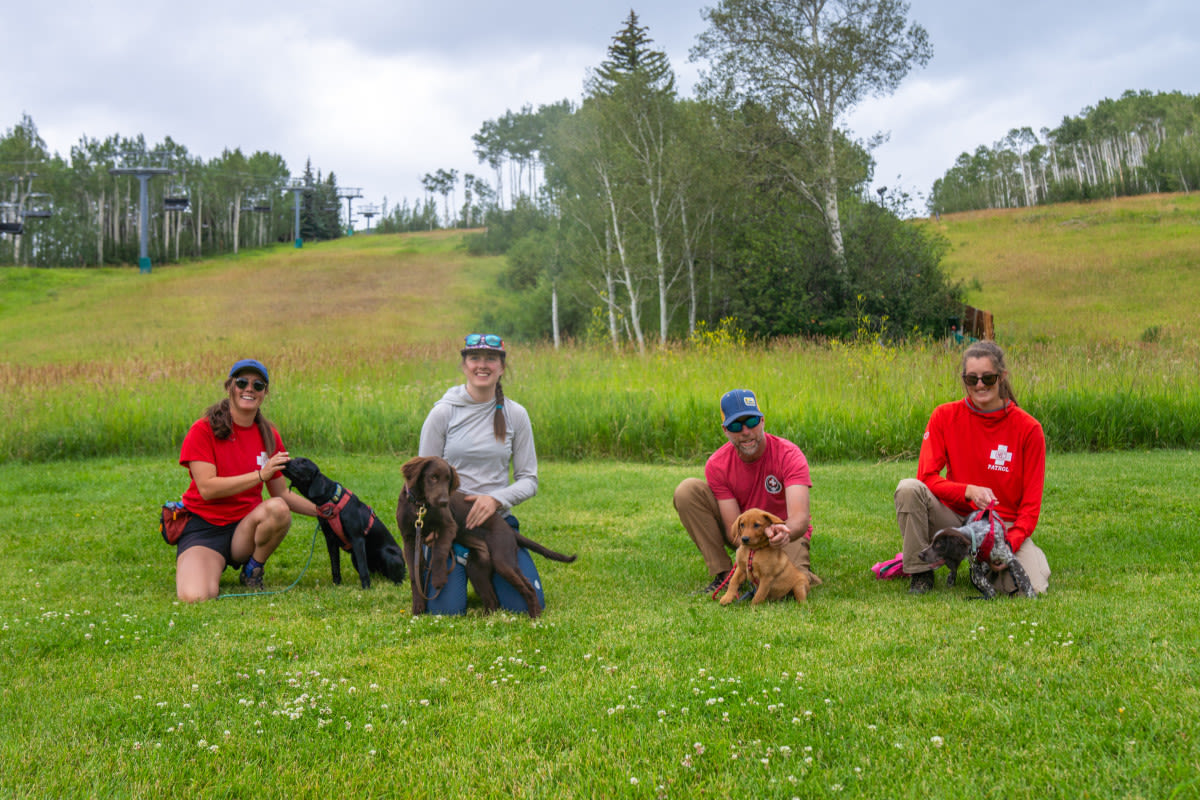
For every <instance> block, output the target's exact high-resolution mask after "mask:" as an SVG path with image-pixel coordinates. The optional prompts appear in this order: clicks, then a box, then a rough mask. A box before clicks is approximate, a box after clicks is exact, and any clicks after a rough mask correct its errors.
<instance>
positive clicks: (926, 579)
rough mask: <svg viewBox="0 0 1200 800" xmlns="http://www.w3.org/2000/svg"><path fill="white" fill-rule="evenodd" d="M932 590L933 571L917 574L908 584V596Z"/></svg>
mask: <svg viewBox="0 0 1200 800" xmlns="http://www.w3.org/2000/svg"><path fill="white" fill-rule="evenodd" d="M932 588H933V571H932V570H930V571H928V572H918V573H917V574H916V575H913V576H912V581H910V582H909V584H908V593H909V594H925V593H926V592H928V591H929V590H930V589H932Z"/></svg>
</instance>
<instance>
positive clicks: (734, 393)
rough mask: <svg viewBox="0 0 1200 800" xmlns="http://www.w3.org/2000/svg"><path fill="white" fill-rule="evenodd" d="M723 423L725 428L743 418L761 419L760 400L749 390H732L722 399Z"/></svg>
mask: <svg viewBox="0 0 1200 800" xmlns="http://www.w3.org/2000/svg"><path fill="white" fill-rule="evenodd" d="M721 415H722V416H724V417H725V419H723V420H722V421H721V427H722V428H724V427H726V426H727V425H729V423H731V422H737V421H738V420H739V419H742V418H743V417H761V416H762V415H763V413H762V409H760V408H759V407H758V398H756V397H755V396H754V392H752V391H750V390H749V389H732V390H730V391H728V392H726V393H725V394H724V395H723V396H722V397H721Z"/></svg>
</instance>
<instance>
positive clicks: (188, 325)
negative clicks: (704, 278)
mask: <svg viewBox="0 0 1200 800" xmlns="http://www.w3.org/2000/svg"><path fill="white" fill-rule="evenodd" d="M1128 203H1129V205H1122V204H1121V203H1113V204H1095V205H1091V206H1064V207H1061V208H1060V207H1054V208H1053V209H1041V210H1038V209H1034V210H1029V211H1027V212H1024V213H1025V214H1026V216H1016V217H1014V215H1013V214H1012V213H1006V214H1003V215H982V214H969V215H954V216H949V217H946V218H944V219H943V221H942V222H941V223H940V224H941V225H943V226H944V227H945V228H946V229H947V231H948V234H947V235H949V236H950V238H951V240H952V242H953V243H954V244H955V252H954V255H953V256H952V258H957V259H959V261H958V262H957V267H956V269H958V270H960V273H961V271H962V270H971V271H975V270H983V269H990V272H989V273H988V277H987V278H986V280H985V281H984V283H983V285H984V287H985V288H984V289H983V290H982V291H983V292H984V293H985V294H983V298H984V299H983V301H977V302H979V304H980V305H985V306H990V309H991V310H992V311H993V312H994V313H996V314H997V315H998V319H999V322H998V330H999V337H1000V339H1001V343H1002V344H1003V345H1004V346H1005V347H1006V348H1007V350H1008V352H1009V356H1010V366H1011V368H1012V372H1013V381H1014V384H1015V386H1016V390H1017V392H1018V396H1019V398H1020V402H1021V404H1022V405H1023V406H1024V407H1025V408H1026V409H1028V410H1029V411H1030V412H1031V413H1033V414H1034V416H1036V417H1037V418H1038V419H1040V420H1041V421H1042V424H1043V425H1044V427H1045V429H1046V433H1047V436H1048V439H1049V444H1050V447H1051V449H1052V450H1058V451H1081V450H1108V449H1122V448H1156V447H1187V446H1192V445H1194V444H1195V443H1196V442H1198V441H1200V382H1198V381H1197V380H1196V378H1195V365H1196V364H1197V363H1200V358H1198V356H1200V345H1198V344H1197V337H1194V336H1189V335H1185V334H1186V333H1187V332H1188V331H1191V332H1195V333H1200V326H1198V325H1197V315H1196V314H1195V312H1194V310H1193V309H1191V307H1190V305H1188V304H1190V302H1191V300H1190V298H1191V297H1193V296H1196V294H1197V293H1198V292H1200V275H1196V274H1195V271H1194V270H1192V271H1190V272H1189V271H1184V272H1178V273H1176V274H1175V278H1174V280H1175V282H1176V284H1178V288H1179V291H1169V289H1168V288H1166V287H1164V286H1163V285H1161V283H1160V282H1158V280H1157V278H1155V279H1151V278H1150V277H1147V279H1146V280H1145V281H1143V282H1142V283H1138V282H1137V281H1136V280H1134V281H1132V282H1130V281H1119V282H1118V281H1115V280H1114V279H1112V277H1111V272H1103V274H1104V275H1107V276H1109V277H1106V278H1103V279H1102V280H1101V281H1096V280H1093V279H1091V278H1087V276H1089V275H1090V274H1091V271H1093V268H1092V267H1091V266H1089V265H1090V264H1092V263H1093V261H1094V260H1096V259H1099V261H1097V263H1108V262H1105V261H1104V260H1103V259H1102V258H1100V256H1098V255H1097V254H1096V251H1097V248H1098V247H1099V248H1100V249H1103V248H1104V247H1107V246H1108V245H1097V244H1096V243H1095V242H1094V241H1093V239H1097V240H1100V241H1103V242H1110V243H1111V241H1112V239H1113V237H1114V236H1116V238H1120V239H1122V244H1121V249H1120V253H1121V257H1120V262H1121V264H1122V265H1124V264H1126V263H1129V264H1131V265H1132V266H1130V270H1132V271H1134V272H1136V273H1137V274H1138V275H1144V276H1155V275H1160V274H1161V269H1160V268H1161V265H1162V264H1163V263H1167V262H1169V261H1170V259H1172V258H1175V257H1176V255H1178V254H1179V253H1180V252H1184V253H1187V252H1191V251H1190V250H1188V248H1195V247H1200V237H1195V236H1191V237H1187V236H1182V237H1181V236H1179V235H1178V233H1179V231H1180V230H1183V229H1184V228H1186V227H1187V226H1188V225H1193V227H1194V224H1195V220H1196V218H1197V217H1198V216H1200V202H1197V201H1194V200H1193V199H1192V198H1188V197H1169V198H1157V199H1141V200H1137V199H1133V200H1130V201H1128ZM1147 203H1157V205H1151V206H1147V205H1146V204H1147ZM1080 216H1087V217H1088V220H1089V221H1088V225H1087V226H1085V227H1084V230H1086V231H1089V232H1090V236H1091V237H1092V238H1088V237H1087V236H1084V237H1083V238H1076V237H1075V233H1073V232H1074V231H1076V228H1077V227H1078V226H1074V225H1070V224H1067V223H1069V222H1070V221H1071V220H1073V219H1076V218H1077V217H1080ZM1092 217H1095V219H1092ZM1162 226H1166V228H1165V230H1166V231H1167V232H1166V233H1164V231H1163V230H1160V228H1162ZM1113 230H1115V231H1117V234H1113V232H1112V231H1113ZM1063 231H1068V232H1070V233H1063ZM1031 232H1032V233H1031ZM1064 237H1067V238H1064ZM1125 240H1131V241H1133V242H1135V243H1136V242H1140V243H1141V244H1140V245H1136V244H1135V245H1130V244H1128V243H1125ZM460 244H461V236H460V235H459V234H455V233H452V232H451V233H444V232H439V233H433V234H408V235H403V236H375V237H365V236H363V237H353V238H351V239H347V240H342V241H338V242H335V243H328V244H325V245H321V246H318V247H311V248H305V249H303V250H295V249H294V248H291V249H288V248H282V247H281V248H277V249H275V250H273V251H269V252H266V253H260V254H253V255H246V256H242V257H236V258H226V259H220V260H215V261H208V262H202V263H199V264H192V265H188V266H186V267H168V268H161V269H159V270H157V271H156V272H154V273H153V274H152V275H148V276H147V275H140V274H138V273H137V272H135V271H132V270H123V271H122V270H88V271H85V272H84V271H76V272H62V271H53V270H22V269H11V270H3V271H0V309H2V310H3V314H2V315H0V338H3V339H4V341H5V342H6V343H7V344H8V348H7V350H6V352H5V354H4V355H3V357H0V408H2V409H3V411H0V460H3V461H7V460H13V459H18V460H32V461H36V460H47V459H56V458H82V457H91V456H98V455H106V454H117V453H154V454H170V453H173V452H174V451H176V450H177V448H178V445H179V442H180V440H181V439H182V436H183V434H184V432H185V431H186V429H187V426H188V425H189V424H190V423H191V421H192V420H194V419H195V418H197V417H198V416H199V415H200V414H201V413H202V411H203V409H204V408H205V407H206V406H208V405H209V404H210V403H212V402H213V401H215V400H216V399H218V398H219V397H220V396H221V382H222V380H223V379H224V377H225V376H224V370H225V369H226V368H227V365H228V364H230V363H232V362H233V361H234V360H236V359H237V358H241V357H245V356H254V357H257V358H260V359H262V360H263V361H265V362H266V363H267V364H268V366H269V367H270V369H271V373H272V379H273V380H272V386H271V398H270V400H269V402H268V413H269V416H270V417H271V418H272V419H273V421H275V422H276V423H277V424H278V425H279V427H280V429H281V431H282V432H283V435H284V437H285V441H287V443H288V445H289V447H290V448H291V449H293V450H295V451H297V452H299V451H301V450H306V449H318V450H337V451H351V452H359V453H400V454H404V453H411V452H413V451H414V450H415V449H416V446H417V439H418V435H419V431H420V425H421V422H422V420H423V419H424V417H425V414H426V413H428V410H429V408H430V407H431V406H432V404H433V403H434V401H436V400H437V398H438V397H440V396H441V394H442V393H443V392H444V391H445V389H446V388H447V387H448V386H450V385H451V384H453V383H456V382H458V381H460V380H461V379H462V377H461V375H460V374H459V373H458V371H457V367H456V365H457V361H458V352H457V350H458V347H457V344H456V342H458V341H461V339H460V338H459V337H461V335H462V334H463V332H465V331H468V330H471V329H473V328H474V327H476V324H477V323H476V320H478V319H479V317H480V316H481V313H480V312H481V311H482V310H483V309H485V308H486V307H487V306H488V303H489V299H490V295H491V291H492V287H493V286H494V285H495V277H496V274H497V272H498V271H499V270H500V269H502V266H503V265H502V261H501V260H500V259H495V258H484V259H477V258H471V257H468V256H467V255H466V254H465V252H464V251H463V250H462V249H461V247H460ZM1001 245H1002V246H1001ZM1137 246H1141V247H1143V248H1145V250H1146V252H1145V253H1143V254H1142V258H1141V260H1140V261H1133V259H1134V255H1135V252H1134V250H1135V248H1136V247H1137ZM1063 247H1074V248H1077V249H1078V253H1077V255H1078V257H1077V258H1075V259H1073V260H1071V259H1056V258H1055V257H1053V254H1054V253H1057V252H1060V250H1061V248H1063ZM1154 247H1160V248H1161V250H1162V252H1161V253H1159V252H1158V251H1155V250H1154V249H1153V248H1154ZM1180 248H1182V250H1181V249H1180ZM1170 253H1174V254H1176V255H1171V256H1170V257H1168V255H1167V254H1170ZM1196 256H1197V259H1200V253H1197V254H1196ZM1015 261H1020V262H1021V263H1022V264H1025V266H1024V267H1022V271H1021V272H1020V273H1019V276H1020V279H1019V280H1016V281H1015V282H1014V281H1011V280H1010V277H1011V276H1010V273H1011V272H1012V264H1013V262H1015ZM993 262H994V263H993ZM1171 263H1173V262H1171ZM1105 269H1107V268H1105ZM1085 278H1087V280H1088V281H1089V282H1088V283H1087V285H1086V292H1083V290H1082V289H1080V290H1073V291H1076V293H1081V292H1083V294H1081V296H1086V297H1087V298H1091V299H1090V301H1089V302H1090V303H1091V304H1092V305H1093V306H1096V307H1099V306H1105V307H1107V306H1111V305H1113V304H1114V303H1117V302H1119V301H1120V300H1121V299H1127V300H1128V301H1129V302H1128V304H1127V308H1128V309H1131V310H1128V311H1126V312H1125V314H1124V316H1123V317H1122V319H1124V320H1126V323H1127V324H1126V326H1125V329H1123V330H1125V333H1126V334H1127V335H1124V336H1117V335H1114V334H1115V333H1116V330H1115V329H1114V326H1113V325H1111V324H1110V322H1109V317H1108V316H1106V315H1105V314H1101V313H1099V312H1093V311H1087V312H1085V313H1074V312H1071V311H1070V310H1064V309H1062V308H1061V307H1059V306H1058V305H1057V302H1058V301H1057V299H1056V296H1055V295H1054V293H1053V292H1052V291H1050V290H1049V289H1047V288H1046V286H1047V284H1054V283H1055V282H1062V283H1066V284H1071V283H1072V282H1075V281H1082V280H1084V279H1085ZM1103 281H1109V282H1111V283H1113V284H1114V285H1115V286H1116V288H1115V290H1113V289H1110V288H1109V287H1108V286H1107V285H1106V284H1105V283H1104V282H1103ZM996 284H999V285H1002V286H1005V287H1006V290H1005V292H1003V293H1002V294H999V295H996V294H988V293H990V292H992V291H993V289H992V287H993V285H996ZM1180 298H1184V299H1183V300H1181V299H1180ZM1039 302H1040V305H1039ZM1181 303H1182V304H1183V305H1182V306H1181ZM1155 304H1157V305H1159V306H1161V307H1162V308H1163V309H1166V310H1168V311H1169V315H1168V316H1170V319H1166V318H1164V317H1162V316H1161V315H1160V314H1159V313H1158V312H1157V311H1154V312H1152V313H1151V312H1146V311H1145V310H1144V309H1147V308H1151V307H1153V306H1155ZM1185 306H1186V312H1185V311H1183V310H1182V308H1183V307H1185ZM1066 317H1069V318H1070V328H1069V329H1070V331H1072V333H1070V334H1067V333H1063V334H1062V335H1055V336H1048V335H1045V334H1044V333H1039V332H1038V331H1049V330H1055V328H1054V327H1053V325H1052V324H1051V323H1052V322H1053V321H1054V320H1056V319H1058V318H1066ZM1155 321H1161V324H1150V323H1153V322H1155ZM1080 326H1084V327H1083V328H1080ZM1059 330H1063V331H1066V330H1068V328H1060V329H1059ZM1151 330H1153V335H1149V334H1148V331H1151ZM1014 331H1027V332H1029V334H1030V335H1017V334H1016V333H1014ZM509 347H510V354H511V355H510V359H509V372H508V375H507V376H506V379H505V387H506V390H507V392H508V394H509V396H510V397H512V398H513V399H515V400H517V401H519V402H521V403H523V404H525V405H526V406H527V407H528V408H529V409H530V411H531V412H532V414H533V419H534V424H535V436H536V438H537V443H538V450H539V453H540V454H542V455H543V456H544V457H548V458H588V457H605V458H607V457H613V458H620V459H627V460H640V461H647V460H654V461H664V460H666V461H670V460H680V461H694V460H696V459H699V458H702V457H703V456H704V455H705V454H707V453H708V452H710V451H711V450H712V449H713V448H714V447H715V446H716V445H717V444H719V443H720V442H721V441H722V439H721V435H720V431H719V428H718V426H717V424H716V422H717V417H716V404H717V398H719V397H720V395H721V394H722V393H723V392H724V391H726V390H727V389H729V388H732V387H735V386H742V387H747V388H751V389H754V390H755V391H756V392H757V393H758V394H759V396H760V399H761V400H762V402H763V405H764V408H765V409H766V412H767V424H768V429H769V430H771V431H772V432H774V433H777V434H780V435H783V436H786V437H788V438H791V439H793V440H795V441H796V442H798V443H800V445H801V446H802V447H803V448H804V449H805V451H806V452H807V453H808V455H809V456H810V457H813V458H818V459H824V460H828V459H845V458H851V459H886V458H896V457H903V456H905V455H911V454H913V453H915V451H916V449H917V447H918V444H919V441H920V435H921V431H922V428H923V426H924V423H925V421H926V419H927V418H928V415H929V413H930V411H931V410H932V408H933V406H934V405H936V404H937V403H940V402H945V401H948V400H952V399H955V398H957V397H959V396H961V389H960V387H959V385H958V383H957V380H956V378H955V375H956V374H957V372H958V369H959V365H958V358H959V350H958V348H956V347H950V346H947V345H946V344H944V343H941V342H930V341H925V342H914V343H912V344H910V345H908V346H905V347H901V348H892V347H885V346H883V345H880V344H879V343H876V342H873V341H871V339H870V337H869V336H863V337H861V338H860V340H859V341H857V342H853V343H849V344H841V343H837V342H829V343H820V342H801V341H786V340H785V341H777V342H773V343H770V344H746V343H743V342H739V341H737V340H736V339H733V340H723V339H721V338H719V337H717V338H703V337H701V339H700V340H699V341H698V343H695V344H694V345H688V346H680V345H672V346H670V347H665V348H652V349H651V351H650V352H649V353H648V354H646V355H644V356H643V355H637V354H635V353H631V352H622V353H613V352H612V351H611V350H609V349H607V348H603V347H591V346H585V345H578V344H573V345H569V346H566V347H564V348H562V349H560V350H556V349H554V348H552V347H550V346H549V345H546V344H539V343H530V342H523V341H516V340H511V339H510V342H509Z"/></svg>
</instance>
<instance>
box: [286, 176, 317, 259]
mask: <svg viewBox="0 0 1200 800" xmlns="http://www.w3.org/2000/svg"><path fill="white" fill-rule="evenodd" d="M287 189H288V191H289V192H291V193H292V196H293V198H294V199H295V201H296V247H297V248H300V247H304V240H303V239H301V238H300V195H302V194H304V193H305V192H311V191H312V186H311V185H310V184H308V183H306V182H305V181H304V179H303V178H292V179H291V181H289V182H288V185H287Z"/></svg>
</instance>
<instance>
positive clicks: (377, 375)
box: [0, 341, 1200, 461]
mask: <svg viewBox="0 0 1200 800" xmlns="http://www.w3.org/2000/svg"><path fill="white" fill-rule="evenodd" d="M510 347H511V350H510V353H511V355H510V358H509V370H508V374H507V376H506V378H505V386H506V392H507V394H508V395H509V396H510V397H512V398H513V399H515V400H517V401H518V402H520V403H522V404H524V405H525V406H526V407H527V408H528V409H529V410H530V412H531V414H532V416H533V420H534V425H535V437H536V439H537V445H538V451H539V453H540V454H542V455H543V456H544V457H548V458H568V459H577V458H601V457H603V458H610V457H611V458H619V459H624V460H634V461H663V460H666V461H691V460H695V459H698V458H701V457H703V455H704V454H706V453H708V452H710V451H711V450H712V449H713V448H714V447H715V446H716V445H718V444H719V443H720V442H721V441H723V440H722V438H721V434H720V429H719V426H718V413H717V400H718V398H719V397H720V395H721V394H722V393H723V392H725V391H726V390H728V389H730V388H734V387H746V388H751V389H753V390H754V391H755V392H756V393H757V394H758V395H759V399H760V401H761V403H762V405H763V408H764V410H765V412H766V415H767V425H768V430H770V431H771V432H773V433H777V434H779V435H782V436H785V437H787V438H790V439H792V440H794V441H796V442H797V443H799V444H800V445H801V447H803V448H804V450H805V452H806V453H807V454H808V455H809V456H810V457H811V458H818V459H822V460H828V459H847V458H850V459H888V458H897V457H903V456H906V455H913V454H915V452H916V451H917V449H918V448H919V443H920V436H921V431H922V430H923V428H924V424H925V421H926V420H927V419H928V416H929V413H930V411H931V410H932V408H933V406H934V405H936V404H937V403H940V402H946V401H948V400H952V399H955V398H956V397H960V396H961V393H962V392H961V388H960V385H959V383H958V381H957V378H956V376H957V374H958V370H959V358H960V352H959V350H958V348H957V347H948V346H946V345H944V344H942V343H929V342H927V343H924V344H914V345H909V346H906V347H903V348H888V347H883V346H880V345H878V344H873V343H869V342H865V343H858V344H814V343H806V342H796V341H791V342H779V343H776V344H773V345H769V346H722V347H706V348H672V349H669V350H657V351H653V352H651V353H650V354H648V355H646V356H638V355H635V354H629V353H626V354H621V355H614V354H613V353H611V352H610V351H608V350H605V349H600V348H591V347H581V346H573V347H567V348H564V349H562V350H555V349H553V348H552V347H549V346H546V345H534V346H529V347H525V346H521V345H516V346H510ZM1008 354H1009V363H1010V367H1011V369H1012V371H1013V382H1014V387H1015V390H1016V392H1017V395H1018V398H1019V401H1020V403H1021V405H1022V406H1023V407H1024V408H1026V409H1027V410H1029V411H1030V412H1031V413H1032V414H1033V415H1034V416H1035V417H1037V418H1038V419H1039V420H1040V421H1041V422H1042V424H1043V426H1044V428H1045V430H1046V435H1047V438H1048V442H1049V445H1050V448H1051V449H1052V450H1058V451H1064V452H1065V451H1085V450H1112V449H1126V448H1157V447H1189V446H1194V445H1195V443H1197V442H1200V383H1198V382H1197V381H1196V380H1195V377H1194V365H1195V364H1196V363H1197V356H1198V355H1200V351H1198V350H1197V348H1196V347H1195V346H1193V345H1190V344H1179V345H1174V346H1166V345H1139V346H1137V347H1125V346H1115V345H1092V346H1087V347H1082V346H1081V347H1064V346H1057V345H1049V344H1034V345H1018V344H1014V345H1011V346H1010V347H1009V348H1008ZM457 361H458V353H457V350H456V349H455V346H454V345H453V344H439V345H426V346H420V345H410V346H400V345H397V346H396V347H395V348H393V349H392V350H391V351H390V352H388V353H379V352H376V353H371V352H363V351H360V352H355V351H353V350H350V351H348V352H347V349H346V348H345V347H344V346H343V345H341V344H340V343H338V342H330V343H328V344H324V345H323V344H319V343H318V344H314V345H312V346H311V349H308V350H299V349H293V350H291V351H288V352H285V353H281V354H280V355H279V357H277V358H276V359H274V360H271V359H268V364H269V366H270V368H271V369H272V383H271V396H270V399H269V401H268V406H267V412H268V416H269V417H270V418H271V419H272V421H273V422H275V424H276V425H278V427H279V428H280V430H281V431H282V432H283V434H284V437H285V441H286V442H287V443H288V446H289V448H290V449H292V450H293V451H296V452H299V451H301V450H306V449H316V450H335V451H351V452H360V453H374V454H383V453H398V454H404V453H412V452H414V451H415V450H416V446H417V440H418V438H419V434H420V427H421V423H422V421H423V420H424V417H425V415H426V414H427V413H428V410H429V408H430V407H432V405H433V403H434V402H435V401H436V400H437V399H438V398H439V397H440V396H441V395H442V393H443V392H444V391H445V390H446V388H447V387H449V386H450V385H452V384H454V383H457V382H459V381H461V380H462V378H461V375H460V374H459V373H458V371H457V366H456V365H457ZM224 368H225V362H224V361H222V362H219V363H210V364H208V365H206V369H207V370H208V373H209V374H208V375H206V376H205V379H204V380H196V378H195V376H194V374H193V373H194V371H196V370H197V367H196V366H195V365H194V364H193V363H191V362H187V361H170V360H160V361H156V362H154V363H152V364H148V363H145V362H143V361H137V360H129V361H125V362H119V363H107V364H105V363H88V364H71V365H57V366H56V365H43V366H40V367H17V366H13V365H0V377H2V378H3V383H4V387H5V388H4V390H3V392H2V393H0V401H2V402H3V406H2V407H3V408H4V412H3V422H4V424H3V426H2V427H0V458H3V459H4V460H10V459H20V460H46V459H54V458H79V457H92V456H97V455H110V454H118V453H157V454H164V453H171V452H174V451H175V450H177V448H178V445H179V443H180V441H181V440H182V436H183V434H184V433H185V432H186V430H187V426H188V425H189V424H190V423H191V421H192V420H193V419H195V418H196V417H198V416H199V415H200V413H201V412H202V411H203V409H204V408H205V407H206V406H207V405H208V404H209V403H211V402H213V401H215V400H217V399H219V398H220V397H221V395H222V389H221V382H222V381H223V379H224V373H223V371H222V370H223V369H224Z"/></svg>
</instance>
